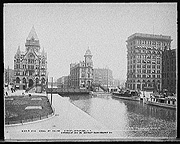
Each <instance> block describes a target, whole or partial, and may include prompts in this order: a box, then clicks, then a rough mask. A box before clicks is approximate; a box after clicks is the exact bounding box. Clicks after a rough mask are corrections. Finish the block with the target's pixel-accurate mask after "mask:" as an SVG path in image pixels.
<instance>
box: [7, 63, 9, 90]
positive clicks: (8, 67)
mask: <svg viewBox="0 0 180 144" xmlns="http://www.w3.org/2000/svg"><path fill="white" fill-rule="evenodd" d="M7 74H8V75H7V76H8V86H9V66H8V73H7Z"/></svg>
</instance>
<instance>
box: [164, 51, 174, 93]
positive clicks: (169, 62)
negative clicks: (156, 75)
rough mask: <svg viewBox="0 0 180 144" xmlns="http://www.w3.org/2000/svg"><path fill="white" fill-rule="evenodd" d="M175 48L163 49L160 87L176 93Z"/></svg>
mask: <svg viewBox="0 0 180 144" xmlns="http://www.w3.org/2000/svg"><path fill="white" fill-rule="evenodd" d="M176 74H177V72H176V49H165V50H164V52H163V53H162V88H163V89H167V90H168V91H169V92H171V93H176Z"/></svg>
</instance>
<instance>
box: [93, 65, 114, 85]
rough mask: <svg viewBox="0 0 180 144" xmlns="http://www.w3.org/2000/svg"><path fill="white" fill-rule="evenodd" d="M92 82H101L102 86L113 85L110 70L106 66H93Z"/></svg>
mask: <svg viewBox="0 0 180 144" xmlns="http://www.w3.org/2000/svg"><path fill="white" fill-rule="evenodd" d="M93 79H94V83H98V84H101V85H102V86H106V87H107V86H108V87H110V86H113V76H112V70H110V69H107V68H94V74H93Z"/></svg>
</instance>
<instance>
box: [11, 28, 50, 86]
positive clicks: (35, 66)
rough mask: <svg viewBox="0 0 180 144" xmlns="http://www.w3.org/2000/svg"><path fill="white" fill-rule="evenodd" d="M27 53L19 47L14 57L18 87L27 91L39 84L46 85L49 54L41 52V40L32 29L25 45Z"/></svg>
mask: <svg viewBox="0 0 180 144" xmlns="http://www.w3.org/2000/svg"><path fill="white" fill-rule="evenodd" d="M25 48H26V50H25V52H23V51H20V47H18V50H17V53H16V54H15V56H14V76H15V84H16V87H19V88H20V89H26V88H28V87H32V86H35V85H38V84H41V85H42V86H45V85H46V80H47V54H46V53H45V51H44V49H43V50H42V52H40V44H39V39H38V37H37V34H36V31H35V29H34V27H32V29H31V31H30V33H29V35H28V37H27V39H26V43H25Z"/></svg>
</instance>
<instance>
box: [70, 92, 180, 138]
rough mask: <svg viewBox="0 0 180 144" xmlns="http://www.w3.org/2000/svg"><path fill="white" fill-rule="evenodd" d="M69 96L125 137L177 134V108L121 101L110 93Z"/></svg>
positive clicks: (169, 135) (171, 136) (79, 106)
mask: <svg viewBox="0 0 180 144" xmlns="http://www.w3.org/2000/svg"><path fill="white" fill-rule="evenodd" d="M68 97H69V101H70V102H71V103H73V104H74V105H75V106H77V107H78V108H80V109H81V110H83V111H84V112H86V113H87V114H89V115H90V116H91V117H93V118H94V119H96V120H97V121H99V122H100V123H102V124H103V125H104V126H106V127H107V128H108V129H110V130H112V131H118V132H120V133H121V135H123V136H124V137H156V138H158V137H159V138H163V137H164V138H175V137H176V132H177V129H176V128H177V126H176V110H173V109H167V108H161V107H157V106H150V105H146V104H143V103H142V102H138V101H129V100H122V99H119V98H115V97H113V96H111V95H101V96H97V97H92V96H90V95H70V96H68Z"/></svg>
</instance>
